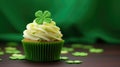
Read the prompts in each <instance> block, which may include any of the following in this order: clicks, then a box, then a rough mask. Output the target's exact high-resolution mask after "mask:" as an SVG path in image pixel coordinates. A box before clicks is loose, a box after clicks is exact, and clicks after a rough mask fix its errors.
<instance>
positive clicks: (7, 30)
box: [0, 0, 120, 43]
mask: <svg viewBox="0 0 120 67" xmlns="http://www.w3.org/2000/svg"><path fill="white" fill-rule="evenodd" d="M37 10H43V11H44V10H49V11H51V13H52V18H53V20H54V21H56V22H57V25H58V26H59V27H60V28H61V31H62V33H63V35H64V37H63V39H65V40H66V42H67V43H68V42H69V43H71V42H72V43H96V42H97V41H98V40H103V41H104V42H106V43H120V0H0V40H1V41H19V42H20V41H21V39H22V38H23V37H22V35H23V30H25V27H26V24H28V23H30V22H32V21H33V19H34V18H35V16H34V13H35V12H36V11H37Z"/></svg>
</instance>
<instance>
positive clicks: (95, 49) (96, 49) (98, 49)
mask: <svg viewBox="0 0 120 67" xmlns="http://www.w3.org/2000/svg"><path fill="white" fill-rule="evenodd" d="M103 51H104V50H103V49H100V48H92V49H89V52H91V53H102V52H103Z"/></svg>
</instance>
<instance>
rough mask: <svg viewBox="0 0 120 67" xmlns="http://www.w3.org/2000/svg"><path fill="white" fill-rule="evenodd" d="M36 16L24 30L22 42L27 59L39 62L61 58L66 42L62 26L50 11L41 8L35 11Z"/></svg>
mask: <svg viewBox="0 0 120 67" xmlns="http://www.w3.org/2000/svg"><path fill="white" fill-rule="evenodd" d="M35 16H36V18H35V19H34V20H33V22H32V23H29V24H27V26H26V30H24V32H23V37H24V38H23V39H22V43H23V48H24V53H25V56H26V59H27V60H30V61H39V62H46V61H57V60H59V59H60V52H61V48H62V46H63V44H64V40H63V39H62V36H63V35H62V33H61V31H60V28H59V27H58V26H56V22H55V21H53V20H52V19H51V13H50V12H49V11H44V12H42V11H40V10H39V11H37V12H35Z"/></svg>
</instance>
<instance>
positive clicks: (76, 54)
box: [72, 52, 88, 57]
mask: <svg viewBox="0 0 120 67" xmlns="http://www.w3.org/2000/svg"><path fill="white" fill-rule="evenodd" d="M72 55H73V56H81V57H85V56H88V53H86V52H74V53H72Z"/></svg>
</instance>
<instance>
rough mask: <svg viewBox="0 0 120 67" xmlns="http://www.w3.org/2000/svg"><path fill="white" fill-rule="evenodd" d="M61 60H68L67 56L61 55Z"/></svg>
mask: <svg viewBox="0 0 120 67" xmlns="http://www.w3.org/2000/svg"><path fill="white" fill-rule="evenodd" d="M60 59H61V60H68V57H66V56H63V57H60Z"/></svg>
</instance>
